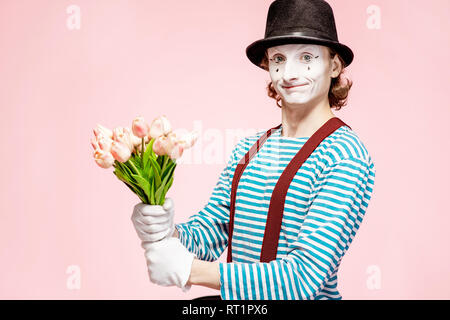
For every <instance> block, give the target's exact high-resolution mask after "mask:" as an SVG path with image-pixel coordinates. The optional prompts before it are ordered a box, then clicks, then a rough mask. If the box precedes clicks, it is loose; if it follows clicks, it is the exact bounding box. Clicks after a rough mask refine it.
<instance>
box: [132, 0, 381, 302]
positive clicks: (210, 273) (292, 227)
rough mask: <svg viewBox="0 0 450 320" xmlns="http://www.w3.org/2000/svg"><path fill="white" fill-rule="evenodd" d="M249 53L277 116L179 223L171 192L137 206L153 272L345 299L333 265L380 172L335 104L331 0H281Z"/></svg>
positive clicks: (337, 49)
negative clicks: (156, 202)
mask: <svg viewBox="0 0 450 320" xmlns="http://www.w3.org/2000/svg"><path fill="white" fill-rule="evenodd" d="M246 55H247V57H248V58H249V60H250V61H251V62H252V63H253V64H254V65H256V66H258V67H260V68H261V69H263V70H265V71H267V72H268V73H269V76H270V79H271V82H270V83H269V84H268V87H267V90H268V94H269V96H270V97H272V98H274V99H275V100H276V105H277V106H278V107H279V108H280V110H281V123H280V122H278V121H277V122H276V123H279V124H278V125H277V126H274V127H273V128H268V130H263V131H260V132H258V133H256V134H254V135H251V136H246V137H244V138H242V139H240V141H239V142H238V143H237V145H236V146H235V147H234V149H233V151H232V153H231V156H230V158H229V160H228V162H227V165H226V167H225V168H224V169H223V171H222V172H221V174H220V176H219V179H218V181H217V183H216V185H215V187H214V190H213V191H212V194H211V196H210V198H209V200H208V202H207V204H206V205H205V206H204V207H203V208H202V209H201V210H200V211H199V212H198V213H195V214H193V215H191V216H190V218H189V219H188V221H187V222H184V223H179V224H176V225H175V224H174V222H173V217H174V212H175V206H174V201H173V199H171V198H166V199H165V203H164V205H162V206H158V205H146V204H143V203H139V204H137V205H136V206H135V207H134V210H133V215H132V221H133V223H134V226H135V228H136V231H137V233H138V236H139V238H140V239H141V240H142V247H143V248H144V249H145V257H146V261H147V267H148V273H149V276H150V280H151V281H152V282H153V283H156V284H159V285H162V286H177V287H179V288H181V289H182V290H183V291H187V290H189V288H191V286H192V285H201V286H205V287H209V288H213V289H217V290H219V293H220V295H217V296H215V298H216V299H224V300H232V299H257V300H271V299H276V300H283V299H336V300H340V299H342V296H341V294H340V293H339V290H338V286H337V285H338V283H337V282H338V281H337V279H338V277H337V273H338V269H339V265H340V263H341V260H342V258H343V256H344V254H345V253H346V251H347V250H348V248H349V246H350V244H351V243H352V240H353V239H354V237H355V235H356V232H357V231H358V229H359V227H360V225H361V223H362V220H363V218H364V215H365V213H366V210H367V208H368V204H369V200H370V199H371V197H372V192H373V187H374V179H375V166H374V162H373V161H372V158H371V156H370V155H369V152H368V150H367V148H366V147H365V146H364V144H363V143H362V141H361V139H360V138H359V137H358V135H357V134H356V133H355V132H354V131H353V130H352V129H351V127H350V126H349V125H347V124H346V123H344V122H343V121H342V120H341V119H339V118H338V117H336V116H335V115H334V114H333V112H332V109H335V110H339V109H340V108H341V107H343V106H344V105H346V103H347V98H348V93H349V90H350V88H351V82H350V81H349V80H348V79H346V78H345V77H344V76H343V73H344V71H345V68H346V67H348V66H349V65H350V63H351V62H352V60H353V57H354V55H353V52H352V50H351V49H350V48H349V47H348V46H346V45H344V44H342V43H340V42H339V41H338V36H337V31H336V26H335V20H334V14H333V10H332V8H331V7H330V5H329V4H328V3H327V2H325V1H323V0H276V1H274V2H272V4H271V5H270V7H269V11H268V15H267V22H266V30H265V37H264V38H263V39H260V40H257V41H255V42H253V43H252V44H250V45H249V46H248V47H247V49H246ZM226 249H227V262H219V261H217V259H218V258H219V257H220V256H221V254H222V253H224V252H225V250H226ZM213 298H214V297H211V299H213Z"/></svg>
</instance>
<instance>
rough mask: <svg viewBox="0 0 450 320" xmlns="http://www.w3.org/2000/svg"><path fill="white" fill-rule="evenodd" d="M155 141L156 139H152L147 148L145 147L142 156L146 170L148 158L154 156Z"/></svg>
mask: <svg viewBox="0 0 450 320" xmlns="http://www.w3.org/2000/svg"><path fill="white" fill-rule="evenodd" d="M154 142H155V139H153V138H152V139H151V140H150V142H149V143H148V145H147V149H145V152H144V155H143V157H142V162H143V166H142V167H143V169H144V170H145V167H146V166H147V163H148V159H149V158H150V157H152V156H153V155H152V153H153V143H154Z"/></svg>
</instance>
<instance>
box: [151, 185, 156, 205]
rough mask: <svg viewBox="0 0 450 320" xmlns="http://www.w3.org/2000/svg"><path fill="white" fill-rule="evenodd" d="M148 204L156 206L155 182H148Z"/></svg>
mask: <svg viewBox="0 0 450 320" xmlns="http://www.w3.org/2000/svg"><path fill="white" fill-rule="evenodd" d="M150 204H156V201H155V180H154V179H152V180H151V181H150Z"/></svg>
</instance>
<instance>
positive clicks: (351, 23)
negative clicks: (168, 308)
mask: <svg viewBox="0 0 450 320" xmlns="http://www.w3.org/2000/svg"><path fill="white" fill-rule="evenodd" d="M270 3H271V1H262V0H245V1H241V0H239V1H238V0H233V1H230V0H228V1H217V0H214V1H212V0H194V1H179V0H176V1H175V0H166V1H143V0H141V1H138V0H135V1H130V0H121V1H118V0H114V1H111V0H107V1H106V0H95V1H92V0H89V1H87V0H75V1H64V0H58V1H56V0H53V1H44V0H40V1H25V0H9V1H8V0H2V1H1V2H0V87H1V91H0V105H1V119H0V130H1V135H0V141H1V150H2V161H1V164H2V165H1V167H0V170H1V172H0V174H1V187H0V196H1V201H0V219H1V220H0V298H3V299H191V298H194V297H197V296H201V295H206V294H218V291H215V290H212V289H207V288H203V287H193V288H192V289H191V291H189V292H188V293H182V292H181V290H179V289H178V288H175V287H169V288H167V287H158V286H156V285H154V284H152V283H151V282H150V281H149V279H148V275H147V272H146V265H145V259H144V255H143V250H142V248H141V247H140V246H139V244H140V242H139V239H138V238H137V235H136V233H135V230H134V228H133V226H132V223H131V221H130V217H131V213H132V209H133V206H134V205H135V204H136V203H137V202H138V198H137V197H136V196H135V195H134V194H132V193H131V192H130V191H129V190H128V189H126V187H125V186H124V185H122V184H121V182H119V181H118V180H117V179H116V177H114V175H113V174H112V170H108V171H106V170H102V169H100V168H99V167H97V165H96V164H95V163H94V161H93V158H92V151H93V150H92V147H91V146H90V144H89V139H90V138H91V136H92V128H94V127H95V125H96V124H97V123H101V124H103V125H105V126H108V127H110V128H113V127H115V126H130V125H131V120H132V119H133V118H134V116H137V115H143V116H144V117H146V118H147V119H149V120H150V119H153V118H154V117H156V116H158V115H161V114H166V115H167V116H168V118H169V119H170V120H171V122H172V124H173V126H174V127H176V128H186V129H188V130H190V129H193V128H194V126H195V123H196V122H197V123H201V126H202V130H203V132H202V133H201V137H200V140H199V144H198V145H196V146H195V147H194V149H192V153H196V152H197V156H198V158H197V160H198V159H199V162H197V163H192V162H191V163H184V164H180V165H179V166H178V167H177V170H176V174H175V183H174V186H173V187H172V188H171V189H170V191H169V193H168V196H170V197H172V198H173V199H175V215H176V217H175V220H176V222H183V221H185V220H186V219H187V217H189V216H190V215H191V214H193V213H195V212H197V211H198V210H200V209H201V208H202V206H203V205H205V204H206V201H207V200H208V198H209V196H210V194H211V192H212V189H213V187H214V185H215V183H216V181H217V178H218V175H219V173H220V171H221V170H222V169H223V167H224V165H225V161H226V160H227V158H228V156H229V154H230V152H231V148H232V146H233V144H232V143H231V144H230V143H226V142H225V140H224V139H216V140H214V139H212V137H214V133H216V135H217V136H218V137H219V138H220V137H222V138H223V137H225V132H226V130H247V132H246V133H244V134H247V133H248V134H251V133H253V132H254V131H256V130H259V129H261V130H262V129H268V128H270V127H273V126H275V125H278V124H279V123H280V121H281V112H280V110H279V109H278V107H276V106H275V101H274V100H272V99H270V98H269V97H267V95H266V91H265V87H266V84H267V81H268V80H269V75H268V74H267V73H266V72H264V71H263V70H260V69H258V68H257V67H255V66H254V65H252V64H251V63H250V62H249V60H248V59H247V57H246V56H245V48H246V47H247V45H249V44H250V43H251V42H253V41H255V40H257V39H260V38H262V37H263V35H264V28H265V22H266V15H267V9H268V7H269V4H270ZM72 4H74V5H77V6H79V8H80V10H81V28H80V29H75V30H71V29H70V28H68V27H67V24H66V23H67V20H68V19H69V16H71V13H67V11H66V9H67V8H68V7H69V6H70V5H72ZM330 4H331V6H332V7H333V9H334V13H335V18H336V24H337V27H338V34H339V40H340V41H341V42H343V43H345V44H347V45H348V46H350V47H351V48H352V49H353V51H354V53H355V60H354V62H353V63H352V65H351V66H350V68H349V69H348V71H347V74H348V75H349V77H350V78H351V79H352V80H353V81H354V86H353V88H352V90H351V93H350V98H349V104H348V106H346V107H344V109H342V110H341V111H338V112H335V114H336V116H338V117H340V118H341V119H343V120H344V121H345V122H346V123H348V124H349V125H350V126H352V128H353V130H355V131H356V132H357V134H358V135H359V136H360V138H361V139H362V141H363V142H364V144H365V145H366V147H367V148H368V150H369V152H370V154H371V155H372V158H373V160H374V162H375V164H376V169H377V176H376V180H375V189H374V195H373V198H372V200H371V202H370V205H369V209H368V211H367V214H366V217H365V220H364V222H363V224H362V226H361V228H360V230H359V232H358V234H357V236H356V238H355V240H354V242H353V244H352V246H351V247H350V249H349V251H348V252H347V254H346V255H345V258H344V259H343V261H342V264H341V268H340V271H339V274H338V288H339V290H340V292H341V294H342V296H343V298H344V299H449V298H450V293H449V289H448V288H449V285H450V272H449V271H450V250H449V249H448V244H449V242H450V232H449V227H450V215H449V213H450V210H449V209H448V207H447V205H446V201H447V200H448V191H449V187H448V181H449V179H450V174H449V173H450V169H449V165H448V163H449V160H448V159H449V155H450V154H449V143H448V137H449V133H450V132H449V130H450V129H449V125H448V119H449V117H450V112H449V105H448V93H449V91H448V89H449V76H448V72H449V58H450V55H449V53H450V47H449V42H448V34H449V32H450V28H449V27H450V26H449V22H448V21H449V20H448V17H449V15H450V2H449V1H448V0H430V1H426V2H424V1H419V0H395V1H392V0H375V1H374V0H370V1H366V0H346V1H343V0H339V1H338V0H334V1H330ZM371 5H376V6H378V7H379V9H380V14H381V15H380V19H379V20H378V21H380V22H381V25H380V26H381V28H379V29H372V28H370V26H371V24H370V21H372V20H371V16H372V15H373V12H372V11H370V10H369V11H368V8H369V7H370V6H371ZM368 21H369V25H368V24H367V23H368ZM214 130H215V131H214ZM248 130H250V131H248ZM235 139H238V137H237V136H236V137H235ZM235 141H237V140H235ZM212 143H214V146H216V147H217V146H218V147H219V149H220V152H222V153H223V154H222V156H221V157H220V161H218V162H217V163H211V161H208V160H207V156H206V154H208V152H210V151H211V150H210V149H211V146H212ZM208 148H209V149H208ZM194 150H195V151H194ZM188 156H189V154H186V157H188ZM223 257H224V256H222V258H223ZM71 265H75V266H78V268H79V270H80V273H79V274H78V279H79V280H80V287H79V288H78V289H77V288H75V289H74V288H72V287H70V286H68V285H67V283H68V281H69V278H70V277H71V274H70V273H67V272H68V271H67V270H68V268H69V266H71ZM373 266H374V267H373ZM373 270H376V272H375V274H374V271H373ZM374 279H375V283H376V284H377V285H375V286H373V285H370V283H373V281H374Z"/></svg>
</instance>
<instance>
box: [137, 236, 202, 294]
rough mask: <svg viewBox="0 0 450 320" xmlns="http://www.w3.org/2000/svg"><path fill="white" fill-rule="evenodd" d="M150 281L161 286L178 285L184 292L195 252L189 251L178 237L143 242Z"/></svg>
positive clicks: (186, 288)
mask: <svg viewBox="0 0 450 320" xmlns="http://www.w3.org/2000/svg"><path fill="white" fill-rule="evenodd" d="M143 247H144V249H145V258H146V259H147V267H148V275H149V277H150V281H151V282H153V283H155V284H159V285H161V286H177V287H179V288H181V289H182V290H183V291H184V292H186V291H188V290H189V289H190V288H191V285H186V283H187V281H188V280H189V276H190V274H191V267H192V261H194V258H195V257H196V256H195V254H193V253H191V252H189V250H188V249H186V247H185V246H183V244H182V243H181V242H180V239H178V238H174V237H172V238H167V239H164V240H162V241H158V242H152V243H150V242H143Z"/></svg>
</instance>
